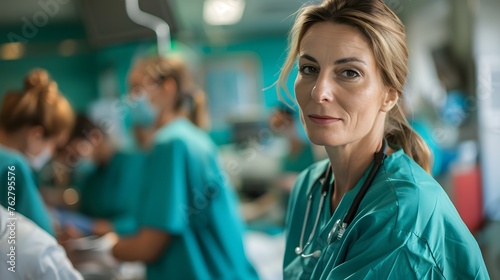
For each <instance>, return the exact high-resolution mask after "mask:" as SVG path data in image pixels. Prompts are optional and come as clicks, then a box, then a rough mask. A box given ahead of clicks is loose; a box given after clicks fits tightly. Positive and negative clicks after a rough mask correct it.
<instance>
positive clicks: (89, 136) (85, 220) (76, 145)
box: [40, 114, 144, 236]
mask: <svg viewBox="0 0 500 280" xmlns="http://www.w3.org/2000/svg"><path fill="white" fill-rule="evenodd" d="M143 165H144V156H143V155H142V153H140V152H134V151H130V152H129V151H120V150H119V149H118V147H117V144H116V143H115V142H114V141H113V139H112V138H110V137H109V135H107V134H106V133H105V132H104V131H103V130H102V129H100V128H99V127H98V126H97V125H95V124H94V123H93V122H92V121H91V120H90V119H89V118H87V117H86V116H85V115H83V114H80V115H78V116H77V118H76V123H75V126H74V128H73V131H72V133H71V135H70V137H69V140H68V143H67V144H66V145H65V146H64V147H62V148H61V149H59V152H58V153H57V155H56V157H55V158H54V160H53V161H52V162H50V163H49V164H48V165H46V167H45V170H44V171H43V172H42V175H41V176H40V177H42V178H43V184H44V185H45V186H46V187H45V190H44V194H46V195H45V198H46V200H47V201H48V202H49V204H50V205H51V206H53V207H55V208H57V210H55V211H54V215H55V218H56V220H57V221H58V223H59V224H60V225H61V227H63V228H65V227H67V226H71V227H74V228H75V229H76V230H78V231H80V233H81V234H82V235H91V234H94V235H98V236H101V235H104V234H106V233H108V232H112V231H113V232H116V233H118V234H119V235H127V234H132V233H133V232H135V215H136V203H135V200H134V199H131V198H135V197H137V196H138V194H139V190H140V182H141V176H142V171H143V170H142V168H143Z"/></svg>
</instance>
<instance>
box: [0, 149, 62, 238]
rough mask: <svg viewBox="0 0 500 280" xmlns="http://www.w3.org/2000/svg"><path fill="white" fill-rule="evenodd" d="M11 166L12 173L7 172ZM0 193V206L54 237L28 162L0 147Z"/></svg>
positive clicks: (11, 151) (15, 153) (17, 154)
mask: <svg viewBox="0 0 500 280" xmlns="http://www.w3.org/2000/svg"><path fill="white" fill-rule="evenodd" d="M12 166H13V167H14V168H15V170H14V171H11V170H9V167H10V168H11V169H12ZM10 182H15V183H10ZM9 186H10V189H11V190H9ZM12 187H14V189H12ZM0 192H1V195H0V204H1V205H3V206H4V207H5V208H8V209H9V210H12V209H14V210H15V211H16V212H19V213H21V214H23V215H24V216H25V217H26V218H28V219H30V220H32V221H33V222H34V223H35V224H37V225H38V226H39V227H41V228H42V229H43V230H45V231H46V232H48V233H49V234H51V235H54V231H53V228H52V225H51V222H50V216H49V214H48V212H47V209H46V208H45V204H44V203H43V200H42V197H41V195H40V193H39V192H38V187H37V186H36V183H35V176H34V174H33V172H32V171H31V168H30V167H29V164H28V162H27V161H26V159H25V158H24V156H23V155H22V154H21V153H19V152H17V151H14V150H11V149H7V148H5V147H2V146H0ZM9 207H11V208H9Z"/></svg>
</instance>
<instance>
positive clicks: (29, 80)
mask: <svg viewBox="0 0 500 280" xmlns="http://www.w3.org/2000/svg"><path fill="white" fill-rule="evenodd" d="M50 83H51V80H50V77H49V73H48V72H47V71H45V70H43V69H34V70H32V71H31V72H30V73H29V74H28V75H27V76H26V78H25V80H24V90H25V91H29V90H31V89H35V88H45V87H48V86H49V85H50Z"/></svg>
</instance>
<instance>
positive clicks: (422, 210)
mask: <svg viewBox="0 0 500 280" xmlns="http://www.w3.org/2000/svg"><path fill="white" fill-rule="evenodd" d="M388 159H389V160H388V162H387V163H386V164H384V172H383V176H381V181H379V182H380V184H377V187H376V188H377V189H378V191H377V192H375V194H376V195H377V196H379V197H380V198H379V199H380V200H381V201H380V202H379V203H378V206H376V207H378V208H379V209H378V210H381V211H391V213H389V214H391V215H390V216H392V217H394V218H395V224H394V226H395V228H394V229H395V230H400V231H405V232H411V233H413V234H415V235H417V236H420V237H422V238H426V239H427V238H433V237H435V236H436V235H435V234H436V233H437V232H441V233H443V234H444V231H450V230H453V231H461V232H465V231H466V230H467V228H466V227H465V225H464V224H463V222H462V220H461V218H460V216H459V215H458V212H457V211H456V209H455V207H454V206H453V203H452V202H451V200H450V198H449V197H448V195H447V193H446V192H445V191H444V189H443V187H442V186H441V185H440V184H439V183H438V182H437V181H436V180H434V178H433V177H432V176H431V175H430V174H428V173H427V172H426V171H425V170H424V169H422V168H421V167H420V166H419V165H418V164H417V163H416V162H415V161H413V160H412V159H411V158H410V157H408V156H407V155H406V154H404V153H399V154H397V155H395V157H394V158H390V157H389V158H388ZM464 230H465V231H464Z"/></svg>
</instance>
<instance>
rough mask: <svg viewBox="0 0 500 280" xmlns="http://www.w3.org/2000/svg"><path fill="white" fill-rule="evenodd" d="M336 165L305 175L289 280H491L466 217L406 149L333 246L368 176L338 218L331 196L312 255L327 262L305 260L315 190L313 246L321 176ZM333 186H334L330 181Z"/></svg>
mask: <svg viewBox="0 0 500 280" xmlns="http://www.w3.org/2000/svg"><path fill="white" fill-rule="evenodd" d="M327 166H328V160H324V161H321V162H318V163H316V164H314V165H312V166H311V167H310V168H309V169H307V170H306V171H304V172H303V173H301V175H300V176H299V178H298V179H297V182H296V185H295V187H294V189H293V192H292V195H291V198H290V204H289V209H288V216H287V237H286V251H285V258H284V278H285V279H405V280H409V279H489V277H488V273H487V270H486V267H485V264H484V261H483V258H482V256H481V251H480V249H479V247H478V245H477V243H476V240H475V239H474V237H473V236H472V234H471V233H470V232H469V230H468V229H467V227H466V226H465V224H464V223H463V221H462V220H461V219H460V216H459V215H458V213H457V211H456V209H455V207H454V206H453V204H452V202H451V201H450V199H449V198H448V196H447V194H446V193H445V192H444V190H443V189H442V188H441V186H440V185H439V184H438V183H437V182H436V181H435V180H434V179H433V178H432V177H431V176H430V175H428V174H427V173H426V172H425V171H424V170H423V169H422V168H421V167H420V166H419V165H418V164H417V163H415V162H414V161H413V160H412V159H410V158H409V157H408V156H407V155H406V154H404V152H403V150H402V149H399V150H397V151H396V152H394V153H393V154H392V155H390V156H389V157H388V158H387V159H386V160H385V161H384V163H383V165H382V166H381V168H380V170H379V171H378V173H377V175H376V176H375V178H374V181H373V184H372V185H371V187H370V188H369V189H368V192H367V193H366V196H365V197H364V198H363V200H362V201H361V205H360V207H359V209H358V211H357V214H356V216H355V218H354V220H353V222H352V223H351V224H350V225H349V226H348V227H347V230H346V231H345V233H344V235H343V237H342V239H340V240H336V241H334V242H331V243H330V244H329V243H328V233H329V232H330V230H331V229H332V227H333V225H334V223H335V222H336V221H337V220H338V219H341V220H342V219H343V218H344V216H345V215H346V213H347V211H348V209H349V207H350V206H351V204H352V202H353V200H354V197H355V195H356V194H357V192H358V191H359V189H360V187H361V185H362V184H363V182H364V181H365V179H366V177H367V176H368V172H369V170H370V168H371V167H370V168H368V170H367V171H366V172H365V173H364V175H363V176H362V178H361V179H360V181H359V182H358V183H357V184H356V185H355V187H354V188H353V189H352V190H350V191H349V192H347V193H346V194H345V195H344V197H343V198H342V200H341V202H340V204H339V206H338V207H337V209H336V210H335V212H334V213H333V216H332V215H331V214H330V213H331V211H330V200H329V199H328V198H329V197H331V190H330V193H329V194H328V195H327V196H326V199H325V203H324V207H323V209H322V211H321V214H320V219H319V224H318V228H317V230H316V233H315V234H314V238H313V241H312V243H311V244H310V245H309V246H308V248H307V249H306V250H305V253H306V254H309V253H312V252H314V251H316V250H321V255H320V256H319V258H315V257H310V258H302V257H301V256H298V255H297V254H296V253H295V248H296V247H297V246H299V239H300V235H301V230H302V225H303V222H304V213H305V211H306V207H307V193H308V191H309V189H311V187H312V186H313V185H314V187H313V189H312V194H313V198H312V203H311V204H312V206H311V211H310V213H309V218H308V222H307V226H306V231H305V234H304V241H303V243H304V244H305V243H306V242H307V240H308V238H309V235H310V233H311V230H312V226H313V224H314V220H315V218H316V214H317V213H318V207H319V200H320V192H321V190H320V188H321V187H320V183H319V182H318V181H317V179H318V178H319V177H320V176H321V174H322V173H323V172H324V170H325V168H327ZM330 183H332V182H330Z"/></svg>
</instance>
